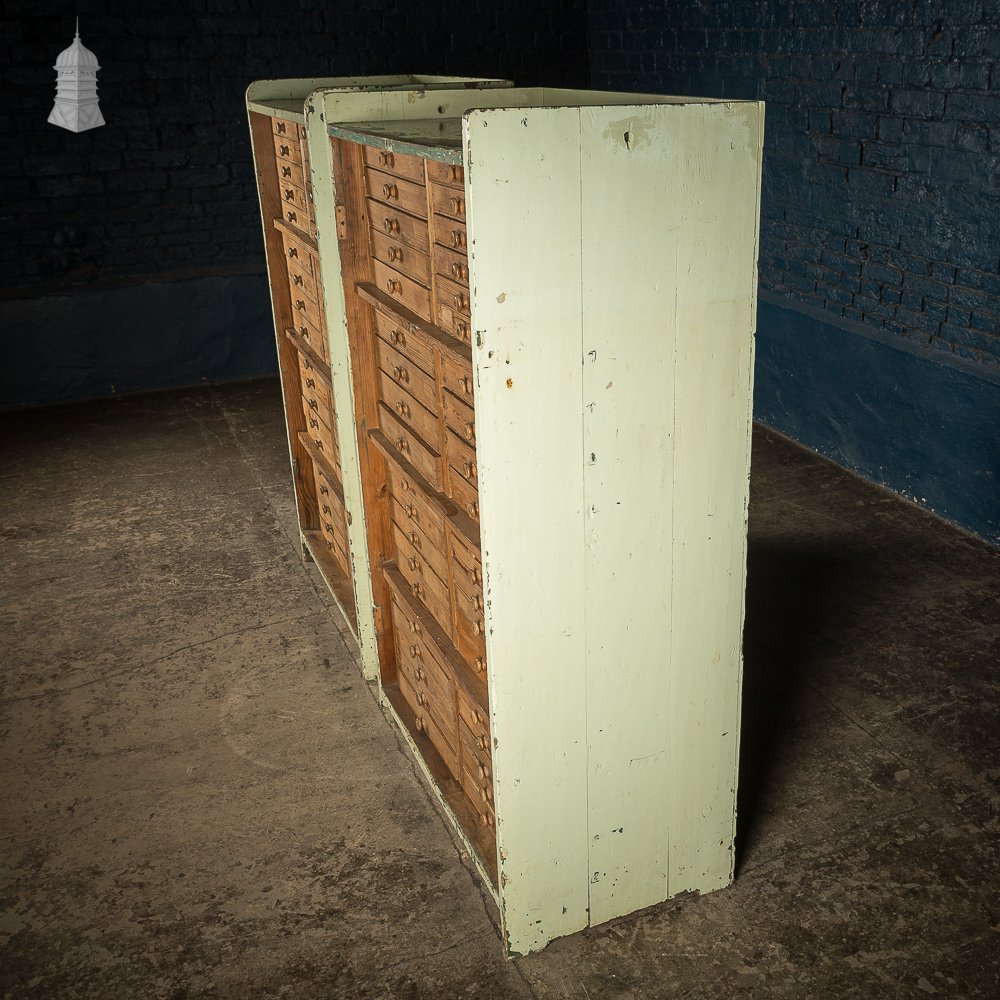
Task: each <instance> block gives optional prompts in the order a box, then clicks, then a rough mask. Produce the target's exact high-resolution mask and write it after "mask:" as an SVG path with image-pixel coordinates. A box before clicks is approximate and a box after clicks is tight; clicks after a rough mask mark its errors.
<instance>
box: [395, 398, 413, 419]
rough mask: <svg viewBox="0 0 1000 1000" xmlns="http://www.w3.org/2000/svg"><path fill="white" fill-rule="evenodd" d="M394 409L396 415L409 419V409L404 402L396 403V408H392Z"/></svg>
mask: <svg viewBox="0 0 1000 1000" xmlns="http://www.w3.org/2000/svg"><path fill="white" fill-rule="evenodd" d="M394 409H395V410H396V412H397V413H398V414H399V415H400V416H401V417H409V416H410V408H409V406H407V405H406V403H404V402H403V401H402V400H400V401H399V402H398V403H397V404H396V406H395V407H394Z"/></svg>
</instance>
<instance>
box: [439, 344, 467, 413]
mask: <svg viewBox="0 0 1000 1000" xmlns="http://www.w3.org/2000/svg"><path fill="white" fill-rule="evenodd" d="M441 381H442V384H443V385H444V387H445V389H447V390H448V392H451V393H453V394H454V395H455V396H457V397H458V398H459V399H463V400H465V401H466V402H467V403H468V404H469V405H470V406H471V405H472V403H473V399H474V395H473V390H472V364H471V362H469V361H466V360H465V359H464V358H456V357H455V356H454V355H452V354H446V353H444V352H442V353H441Z"/></svg>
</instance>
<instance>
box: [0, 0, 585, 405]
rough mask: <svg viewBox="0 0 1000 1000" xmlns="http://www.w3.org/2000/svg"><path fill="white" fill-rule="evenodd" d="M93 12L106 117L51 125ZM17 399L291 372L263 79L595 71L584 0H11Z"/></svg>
mask: <svg viewBox="0 0 1000 1000" xmlns="http://www.w3.org/2000/svg"><path fill="white" fill-rule="evenodd" d="M76 14H79V16H80V35H81V40H82V41H83V43H84V44H85V45H86V46H87V47H88V48H90V49H91V50H92V51H93V52H95V53H96V55H97V57H98V59H99V61H100V63H101V67H102V68H101V70H100V72H99V74H98V93H99V96H100V102H101V109H102V112H103V114H104V118H105V120H106V122H107V124H106V126H104V127H102V128H98V129H94V130H91V131H88V132H83V133H80V134H74V133H71V132H68V131H66V130H64V129H60V128H56V127H55V126H52V125H49V124H47V123H46V119H47V117H48V114H49V111H50V110H51V108H52V101H53V98H54V94H55V73H54V71H53V69H52V66H53V63H54V62H55V59H56V56H57V55H58V54H59V52H61V51H62V50H63V49H64V48H66V47H67V46H68V45H69V44H70V43H71V41H72V38H73V30H74V28H73V25H74V21H73V18H74V16H75V15H76ZM0 66H2V67H3V68H2V70H0V72H2V73H3V76H4V78H5V81H4V93H5V95H6V96H5V102H4V108H3V109H2V111H0V127H2V129H3V135H4V137H5V138H4V141H5V144H6V149H5V153H4V156H3V157H0V183H2V187H3V204H2V209H0V213H2V214H0V227H2V238H0V337H2V338H3V352H4V364H3V365H2V366H0V406H11V405H38V404H43V403H48V402H54V401H57V400H63V399H79V398H86V397H93V396H102V395H108V394H111V393H114V392H128V391H136V390H141V389H148V388H156V387H161V386H169V385H182V384H190V383H192V382H196V381H198V380H201V379H204V380H221V379H227V378H238V377H245V376H249V375H255V374H264V373H267V372H271V371H274V370H275V356H274V345H273V332H272V331H271V330H270V306H269V303H268V300H267V291H266V287H265V284H264V280H263V272H262V264H263V255H262V241H261V231H260V215H259V210H258V208H257V205H256V194H255V189H254V182H253V167H252V162H251V159H250V149H249V138H248V132H247V121H246V110H245V105H244V91H245V90H246V87H247V85H248V84H249V83H250V82H251V81H252V80H255V79H261V78H267V77H286V76H317V77H319V76H349V75H354V74H384V73H415V72H416V73H438V74H454V75H476V76H491V75H500V76H505V77H512V78H515V79H517V81H518V82H519V83H526V84H532V83H548V84H565V85H574V86H583V85H586V83H587V78H588V74H589V67H588V62H587V47H586V16H585V4H584V0H502V2H498V3H478V2H474V0H469V2H464V3H460V2H456V0H444V2H435V3H431V4H415V3H408V2H406V0H335V2H331V3H326V4H317V3H307V2H299V3H294V2H287V0H268V2H262V0H243V2H239V0H177V2H173V3H152V4H151V3H126V2H121V0H113V2H100V0H80V2H78V3H76V4H75V5H72V4H70V5H67V4H65V3H63V2H60V3H54V2H51V0H33V2H24V0H7V2H5V3H4V5H3V10H2V14H0Z"/></svg>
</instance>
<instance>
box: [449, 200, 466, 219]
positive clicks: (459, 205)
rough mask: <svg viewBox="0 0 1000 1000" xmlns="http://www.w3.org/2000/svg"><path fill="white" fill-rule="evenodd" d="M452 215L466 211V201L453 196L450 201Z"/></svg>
mask: <svg viewBox="0 0 1000 1000" xmlns="http://www.w3.org/2000/svg"><path fill="white" fill-rule="evenodd" d="M449 204H450V205H451V213H452V215H463V214H464V213H465V202H464V201H463V200H462V199H461V198H452V199H451V201H450V202H449Z"/></svg>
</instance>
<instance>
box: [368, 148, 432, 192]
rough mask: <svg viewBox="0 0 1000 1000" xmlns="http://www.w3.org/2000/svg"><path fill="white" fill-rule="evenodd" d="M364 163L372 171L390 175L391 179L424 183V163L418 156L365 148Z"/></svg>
mask: <svg viewBox="0 0 1000 1000" xmlns="http://www.w3.org/2000/svg"><path fill="white" fill-rule="evenodd" d="M365 163H366V164H367V165H368V166H369V167H371V168H372V169H374V170H381V171H382V172H383V173H387V174H392V175H393V177H404V178H406V179H407V180H411V181H415V182H416V183H417V184H423V183H424V161H423V160H422V159H421V158H420V157H419V156H408V155H407V154H405V153H390V152H389V151H388V150H387V149H375V147H374V146H365Z"/></svg>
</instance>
